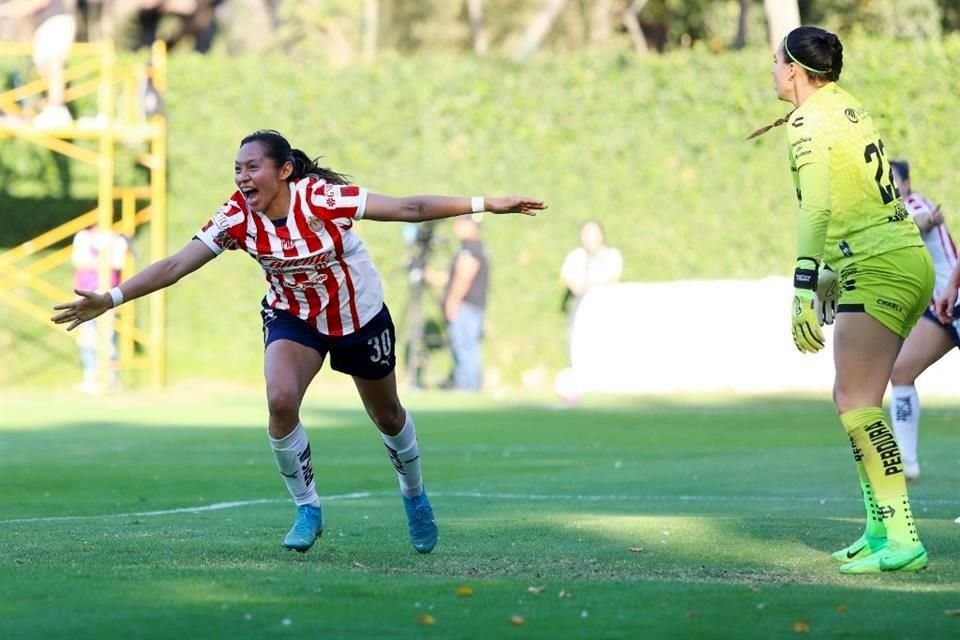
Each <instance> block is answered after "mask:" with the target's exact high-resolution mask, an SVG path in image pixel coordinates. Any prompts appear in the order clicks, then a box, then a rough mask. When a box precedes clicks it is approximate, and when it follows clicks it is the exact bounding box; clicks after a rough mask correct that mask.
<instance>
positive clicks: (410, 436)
mask: <svg viewBox="0 0 960 640" xmlns="http://www.w3.org/2000/svg"><path fill="white" fill-rule="evenodd" d="M380 437H381V438H383V444H384V445H385V446H386V447H387V454H389V456H390V461H391V462H393V466H394V468H396V470H397V479H398V480H399V481H400V493H402V494H403V495H404V496H406V497H407V498H415V497H416V496H418V495H420V494H421V493H423V479H422V477H421V476H420V446H419V445H418V444H417V428H416V427H415V426H414V424H413V418H412V417H410V412H409V411H408V412H407V419H406V421H405V422H404V423H403V429H401V430H400V433H398V434H397V435H395V436H388V435H387V434H385V433H381V434H380Z"/></svg>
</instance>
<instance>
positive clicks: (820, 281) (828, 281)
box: [817, 265, 840, 327]
mask: <svg viewBox="0 0 960 640" xmlns="http://www.w3.org/2000/svg"><path fill="white" fill-rule="evenodd" d="M839 299H840V287H839V286H838V284H837V272H836V271H834V270H833V269H831V268H830V267H828V266H827V265H823V268H822V269H820V275H819V277H818V278H817V322H818V323H819V324H820V326H821V327H822V326H823V325H825V324H833V320H834V318H836V317H837V300H839Z"/></svg>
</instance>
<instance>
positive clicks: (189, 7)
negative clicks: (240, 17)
mask: <svg viewBox="0 0 960 640" xmlns="http://www.w3.org/2000/svg"><path fill="white" fill-rule="evenodd" d="M222 2H223V0H140V8H139V9H138V11H137V40H136V44H135V45H134V49H140V48H142V47H149V46H150V45H152V44H153V41H154V40H156V39H157V30H158V29H159V26H160V21H161V20H162V19H163V17H164V16H165V15H168V16H176V17H177V18H179V22H180V25H179V28H178V30H177V31H176V33H174V34H173V35H172V36H171V37H169V38H167V39H166V43H167V47H168V48H173V47H175V46H177V43H179V42H180V41H181V40H182V39H183V38H184V37H187V36H189V37H191V38H192V39H193V50H194V51H196V52H197V53H207V52H208V51H209V50H210V46H211V45H212V43H213V37H214V36H215V35H216V31H217V23H216V19H215V18H216V9H217V5H219V4H221V3H222Z"/></svg>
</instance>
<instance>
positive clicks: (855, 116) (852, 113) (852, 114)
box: [843, 107, 867, 124]
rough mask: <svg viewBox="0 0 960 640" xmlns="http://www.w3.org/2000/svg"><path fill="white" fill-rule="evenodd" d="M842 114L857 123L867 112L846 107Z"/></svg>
mask: <svg viewBox="0 0 960 640" xmlns="http://www.w3.org/2000/svg"><path fill="white" fill-rule="evenodd" d="M843 115H845V116H847V120H849V121H850V122H852V123H853V124H857V123H858V122H860V120H861V119H863V118H864V116H866V115H867V112H866V111H865V110H863V109H852V108H849V107H848V108H846V109H844V110H843Z"/></svg>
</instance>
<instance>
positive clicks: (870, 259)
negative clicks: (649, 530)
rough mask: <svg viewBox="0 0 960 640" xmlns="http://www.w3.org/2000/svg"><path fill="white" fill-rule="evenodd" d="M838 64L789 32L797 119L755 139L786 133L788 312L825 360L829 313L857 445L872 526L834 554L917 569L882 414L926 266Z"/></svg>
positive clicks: (923, 300) (784, 53)
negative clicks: (791, 224) (790, 262)
mask: <svg viewBox="0 0 960 640" xmlns="http://www.w3.org/2000/svg"><path fill="white" fill-rule="evenodd" d="M842 66H843V46H842V45H841V43H840V40H839V39H838V38H837V36H836V35H834V34H832V33H829V32H827V31H824V30H823V29H818V28H816V27H799V28H797V29H794V30H793V31H791V32H790V33H789V34H788V35H787V37H786V38H784V40H783V42H782V43H781V45H780V47H779V48H778V50H777V52H776V55H775V60H774V66H773V76H774V81H775V84H776V91H777V97H778V98H780V99H781V100H784V101H786V102H791V103H793V105H794V107H795V109H794V110H793V111H792V112H791V113H790V114H788V115H787V116H786V117H785V118H782V119H780V120H778V121H777V122H776V123H774V124H773V125H770V126H768V127H764V128H763V129H760V130H758V131H757V132H756V133H754V135H753V136H751V137H755V136H756V135H760V134H761V133H764V132H765V131H767V130H769V129H770V128H772V127H774V126H777V125H779V124H785V123H789V126H788V127H787V140H788V143H789V157H790V165H791V170H792V172H793V180H794V186H795V187H796V191H797V198H798V200H799V207H800V211H799V215H798V216H797V262H796V270H795V272H794V294H793V303H792V306H791V311H792V317H793V340H794V342H795V343H796V345H797V348H798V349H799V350H800V351H802V352H804V353H816V352H817V351H820V350H821V349H822V348H823V347H824V337H823V332H822V331H821V329H820V326H821V324H823V323H825V322H829V321H832V320H833V318H832V314H833V313H834V312H836V325H835V328H834V334H833V335H834V347H833V355H834V366H835V368H836V378H835V381H834V389H833V397H834V402H835V403H836V407H837V412H838V413H839V414H840V421H841V422H842V423H843V427H844V429H845V430H846V432H847V435H848V436H849V437H850V443H851V445H852V447H853V457H854V460H855V462H856V465H857V473H858V475H859V479H860V486H861V489H862V492H863V499H864V505H865V507H866V512H867V522H866V529H865V531H864V532H863V535H861V536H860V538H859V539H857V540H856V541H855V542H854V543H853V544H851V545H849V546H847V547H844V548H843V549H841V550H839V551H837V552H835V553H834V554H833V556H834V558H836V559H837V560H840V561H841V562H842V563H843V564H842V565H841V567H840V572H841V573H852V574H860V573H879V572H884V571H919V570H921V569H924V568H926V566H927V553H926V550H925V549H924V547H923V545H922V544H921V542H920V539H919V536H918V534H917V530H916V525H915V524H914V519H913V514H912V513H911V510H910V503H909V501H908V499H907V488H906V482H905V479H904V473H903V460H902V458H901V456H900V450H899V447H898V445H897V441H896V439H895V437H894V435H893V432H892V431H891V429H890V427H889V426H888V425H887V422H886V421H885V420H884V414H883V412H882V410H881V408H880V407H881V404H882V402H883V394H884V391H885V390H886V387H887V381H888V380H889V377H890V373H891V371H892V370H893V364H894V362H895V361H896V359H897V354H898V353H899V351H900V347H901V345H902V344H903V341H904V339H905V338H906V337H907V335H908V334H909V333H910V330H911V328H912V327H913V326H914V324H916V322H917V320H918V319H919V318H920V316H921V315H922V314H923V311H924V309H925V308H926V306H927V304H928V302H929V300H930V294H931V292H932V290H933V265H932V262H931V259H930V254H929V253H928V252H927V250H926V249H925V248H924V244H923V241H922V240H921V238H920V234H919V233H918V231H917V228H916V226H915V225H914V224H913V223H912V222H911V221H910V220H909V218H908V217H907V211H906V208H905V206H904V204H903V200H902V199H901V198H900V193H899V192H898V191H897V188H896V185H894V184H893V180H892V176H891V174H890V165H889V162H888V160H887V156H886V152H885V149H884V145H883V141H882V140H881V139H880V136H879V134H878V133H877V130H876V128H875V126H874V123H873V119H872V118H871V116H870V113H869V112H868V111H866V110H865V109H864V108H863V106H861V104H860V103H859V101H857V100H856V99H855V98H854V97H853V96H851V95H850V94H849V93H847V92H846V91H844V90H843V89H841V88H840V87H839V86H837V84H836V81H837V80H838V79H839V77H840V70H841V68H842ZM827 265H829V270H828V266H827ZM834 274H836V275H834ZM834 278H835V282H833V283H831V280H833V279H834ZM831 284H833V285H834V286H833V288H834V290H835V291H839V299H838V300H837V299H835V296H831V295H830V292H829V288H830V286H831Z"/></svg>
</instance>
